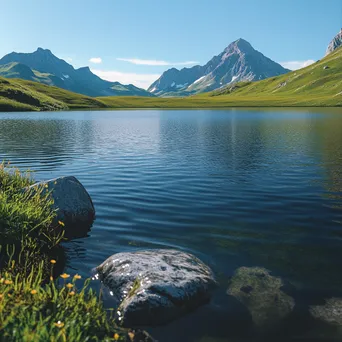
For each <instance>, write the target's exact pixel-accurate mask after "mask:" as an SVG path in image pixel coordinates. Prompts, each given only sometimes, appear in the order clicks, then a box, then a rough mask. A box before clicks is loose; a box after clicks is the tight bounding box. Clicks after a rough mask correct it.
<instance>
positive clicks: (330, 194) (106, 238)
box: [0, 108, 342, 342]
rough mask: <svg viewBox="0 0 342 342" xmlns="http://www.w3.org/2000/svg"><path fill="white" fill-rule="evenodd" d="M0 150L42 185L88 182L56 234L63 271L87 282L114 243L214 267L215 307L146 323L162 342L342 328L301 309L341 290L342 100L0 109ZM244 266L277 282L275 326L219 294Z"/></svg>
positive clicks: (288, 337) (116, 247)
mask: <svg viewBox="0 0 342 342" xmlns="http://www.w3.org/2000/svg"><path fill="white" fill-rule="evenodd" d="M0 158H1V159H2V160H9V161H11V164H13V165H15V166H18V167H19V168H20V169H22V170H26V169H31V170H34V178H35V179H36V180H37V181H40V180H47V179H52V178H55V177H59V176H68V175H72V176H75V177H77V179H78V180H79V181H80V182H81V183H82V184H83V185H84V186H85V188H86V189H87V191H88V192H89V194H90V196H91V198H92V200H93V202H94V205H95V209H96V219H95V221H94V222H93V225H92V227H91V229H90V231H89V233H88V234H87V236H84V237H82V238H78V239H75V240H72V241H70V242H66V243H64V244H63V247H64V249H65V254H66V264H65V271H66V272H71V273H73V274H74V273H76V272H77V273H79V274H81V275H82V276H83V277H85V278H87V277H90V276H91V270H92V269H93V268H94V267H96V266H98V265H99V264H101V263H102V262H103V261H104V260H106V259H107V258H108V257H109V256H111V255H113V254H114V253H119V252H132V251H138V250H145V249H160V248H168V249H170V248H172V249H178V250H181V251H185V252H189V253H192V254H194V255H195V256H197V257H198V258H199V259H201V260H202V261H203V262H204V263H206V264H207V265H209V266H210V267H211V269H212V270H213V272H214V273H215V276H216V279H217V281H218V283H219V286H218V288H217V290H216V291H215V292H214V293H213V296H212V300H211V301H210V303H208V304H207V305H204V306H201V307H199V308H198V309H197V310H195V311H193V312H190V313H189V314H187V315H184V316H183V317H180V318H179V319H177V320H175V321H173V322H171V323H169V324H166V325H162V326H157V327H143V328H144V329H145V330H147V331H148V332H149V333H150V334H151V335H152V336H153V337H155V338H156V339H157V340H159V341H161V342H164V341H166V342H169V341H170V342H171V341H179V342H183V341H184V342H223V341H228V342H240V341H241V342H242V341H243V342H245V341H246V342H247V341H259V340H260V341H264V340H270V341H302V340H303V341H304V340H305V341H314V340H315V341H316V340H317V341H321V339H322V341H323V340H324V339H325V338H327V339H328V338H329V339H332V340H335V339H336V340H339V338H342V333H341V330H342V325H341V327H338V326H336V325H335V326H334V325H332V326H331V327H330V326H328V325H324V324H323V323H322V327H321V326H320V325H319V324H316V323H315V324H313V323H310V322H311V321H310V317H309V316H310V315H309V308H310V307H311V306H317V305H324V303H325V301H326V300H328V299H330V298H342V111H341V109H326V108H306V109H280V108H278V109H275V108H273V109H272V108H269V109H227V110H177V111H176V110H134V111H133V110H132V111H130V110H124V111H74V112H39V113H0ZM240 267H262V268H265V269H267V270H268V271H269V274H271V275H272V276H275V277H279V278H281V279H282V281H283V284H284V286H283V288H282V291H284V293H286V294H287V295H288V296H290V297H292V298H293V301H294V303H295V307H294V313H293V317H292V318H289V319H288V320H287V321H286V322H284V324H282V325H281V326H280V327H279V330H276V331H273V332H272V333H270V334H269V335H267V334H266V335H262V336H263V337H260V336H259V335H258V333H256V332H254V330H253V329H252V328H251V329H250V328H249V327H250V321H251V319H252V318H251V313H250V312H248V307H246V306H245V305H243V304H241V303H240V302H239V301H238V300H236V298H234V297H232V296H231V295H229V294H228V292H227V291H228V288H229V286H230V281H231V277H232V276H233V275H234V273H235V272H236V270H237V269H239V268H240ZM92 286H94V288H96V289H99V288H100V284H99V282H98V281H93V282H92ZM105 305H106V307H111V303H110V300H106V299H105ZM341 310H342V306H341ZM261 314H262V313H261ZM341 316H342V314H341ZM341 324H342V319H341ZM275 336H276V338H275ZM320 338H321V339H320Z"/></svg>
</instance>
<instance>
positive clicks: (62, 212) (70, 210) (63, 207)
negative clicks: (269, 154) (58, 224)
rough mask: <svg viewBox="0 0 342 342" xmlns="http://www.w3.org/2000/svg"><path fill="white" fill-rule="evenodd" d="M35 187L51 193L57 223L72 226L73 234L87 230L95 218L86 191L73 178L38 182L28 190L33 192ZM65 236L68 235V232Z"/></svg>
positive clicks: (93, 209)
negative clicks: (60, 222)
mask: <svg viewBox="0 0 342 342" xmlns="http://www.w3.org/2000/svg"><path fill="white" fill-rule="evenodd" d="M46 185H47V187H46ZM37 187H44V191H49V192H51V196H52V198H53V200H54V205H53V208H54V209H57V221H62V222H63V223H65V224H66V225H72V227H73V233H76V230H84V229H87V230H89V226H90V224H91V223H92V222H93V220H94V217H95V208H94V205H93V202H92V200H91V198H90V196H89V194H88V192H87V190H86V189H85V188H84V186H83V185H82V184H81V183H80V182H79V181H78V180H77V179H76V178H75V177H73V176H68V177H59V178H56V179H51V180H48V181H43V182H39V183H36V184H33V185H31V186H30V187H29V188H28V189H29V190H35V189H36V188H37ZM66 234H67V235H68V230H66ZM76 235H77V234H76Z"/></svg>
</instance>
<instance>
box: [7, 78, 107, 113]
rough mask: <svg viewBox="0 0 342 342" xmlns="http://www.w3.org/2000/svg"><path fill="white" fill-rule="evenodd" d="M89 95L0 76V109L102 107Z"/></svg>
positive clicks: (37, 109) (36, 109)
mask: <svg viewBox="0 0 342 342" xmlns="http://www.w3.org/2000/svg"><path fill="white" fill-rule="evenodd" d="M103 107H105V105H104V104H103V103H102V102H100V101H98V100H96V99H94V98H91V97H87V96H84V95H80V94H75V93H71V92H69V91H66V90H63V89H60V88H57V87H50V86H46V85H43V84H41V83H37V82H30V81H24V80H19V79H5V78H2V77H0V111H2V112H4V111H39V110H67V109H75V108H103Z"/></svg>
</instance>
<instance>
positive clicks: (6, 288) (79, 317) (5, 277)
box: [0, 164, 149, 342]
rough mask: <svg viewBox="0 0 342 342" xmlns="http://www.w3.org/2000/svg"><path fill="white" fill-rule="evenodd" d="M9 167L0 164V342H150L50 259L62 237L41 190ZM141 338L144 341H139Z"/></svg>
mask: <svg viewBox="0 0 342 342" xmlns="http://www.w3.org/2000/svg"><path fill="white" fill-rule="evenodd" d="M31 183H32V179H31V177H30V174H29V173H26V174H22V173H20V172H19V171H18V170H16V169H14V168H10V167H9V165H5V164H1V166H0V341H16V342H19V341H20V342H28V341H32V342H36V341H37V342H40V341H41V342H43V341H44V342H46V341H51V342H52V341H55V342H57V341H58V342H59V341H82V342H83V341H118V340H119V341H140V340H141V341H149V338H148V337H146V339H145V335H144V334H143V333H141V332H139V333H138V332H134V331H129V330H126V329H122V328H120V327H119V326H118V325H117V324H116V322H115V321H114V319H113V318H112V315H111V314H110V313H109V312H108V311H106V310H105V309H104V308H103V305H102V303H101V300H100V298H99V296H98V295H97V294H96V293H95V292H94V291H93V290H92V289H91V288H89V282H90V279H88V280H86V281H85V282H83V281H82V279H81V277H80V276H79V275H77V274H74V275H70V274H66V273H61V272H63V271H62V270H63V269H64V261H63V258H62V257H60V258H58V257H56V258H55V259H54V258H53V257H52V255H54V251H55V249H56V248H58V247H59V243H60V242H61V241H62V239H63V234H62V233H57V232H58V231H60V229H58V228H60V227H63V222H59V223H58V226H57V227H56V226H53V223H52V222H53V220H54V218H55V215H56V213H55V212H54V211H53V210H52V209H51V204H52V202H51V199H50V196H49V195H45V196H43V195H42V191H43V189H41V191H37V192H36V193H34V194H32V193H31V194H30V193H28V192H27V191H26V192H25V191H22V189H23V187H26V186H28V185H30V184H31ZM138 334H142V335H143V336H144V337H143V338H138V337H137V336H138Z"/></svg>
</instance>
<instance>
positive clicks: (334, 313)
mask: <svg viewBox="0 0 342 342" xmlns="http://www.w3.org/2000/svg"><path fill="white" fill-rule="evenodd" d="M309 311H310V314H311V315H312V317H314V318H315V319H317V320H320V321H322V322H324V323H327V324H331V325H334V326H339V327H342V298H330V299H328V300H327V301H326V303H325V305H315V306H311V307H310V309H309Z"/></svg>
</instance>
